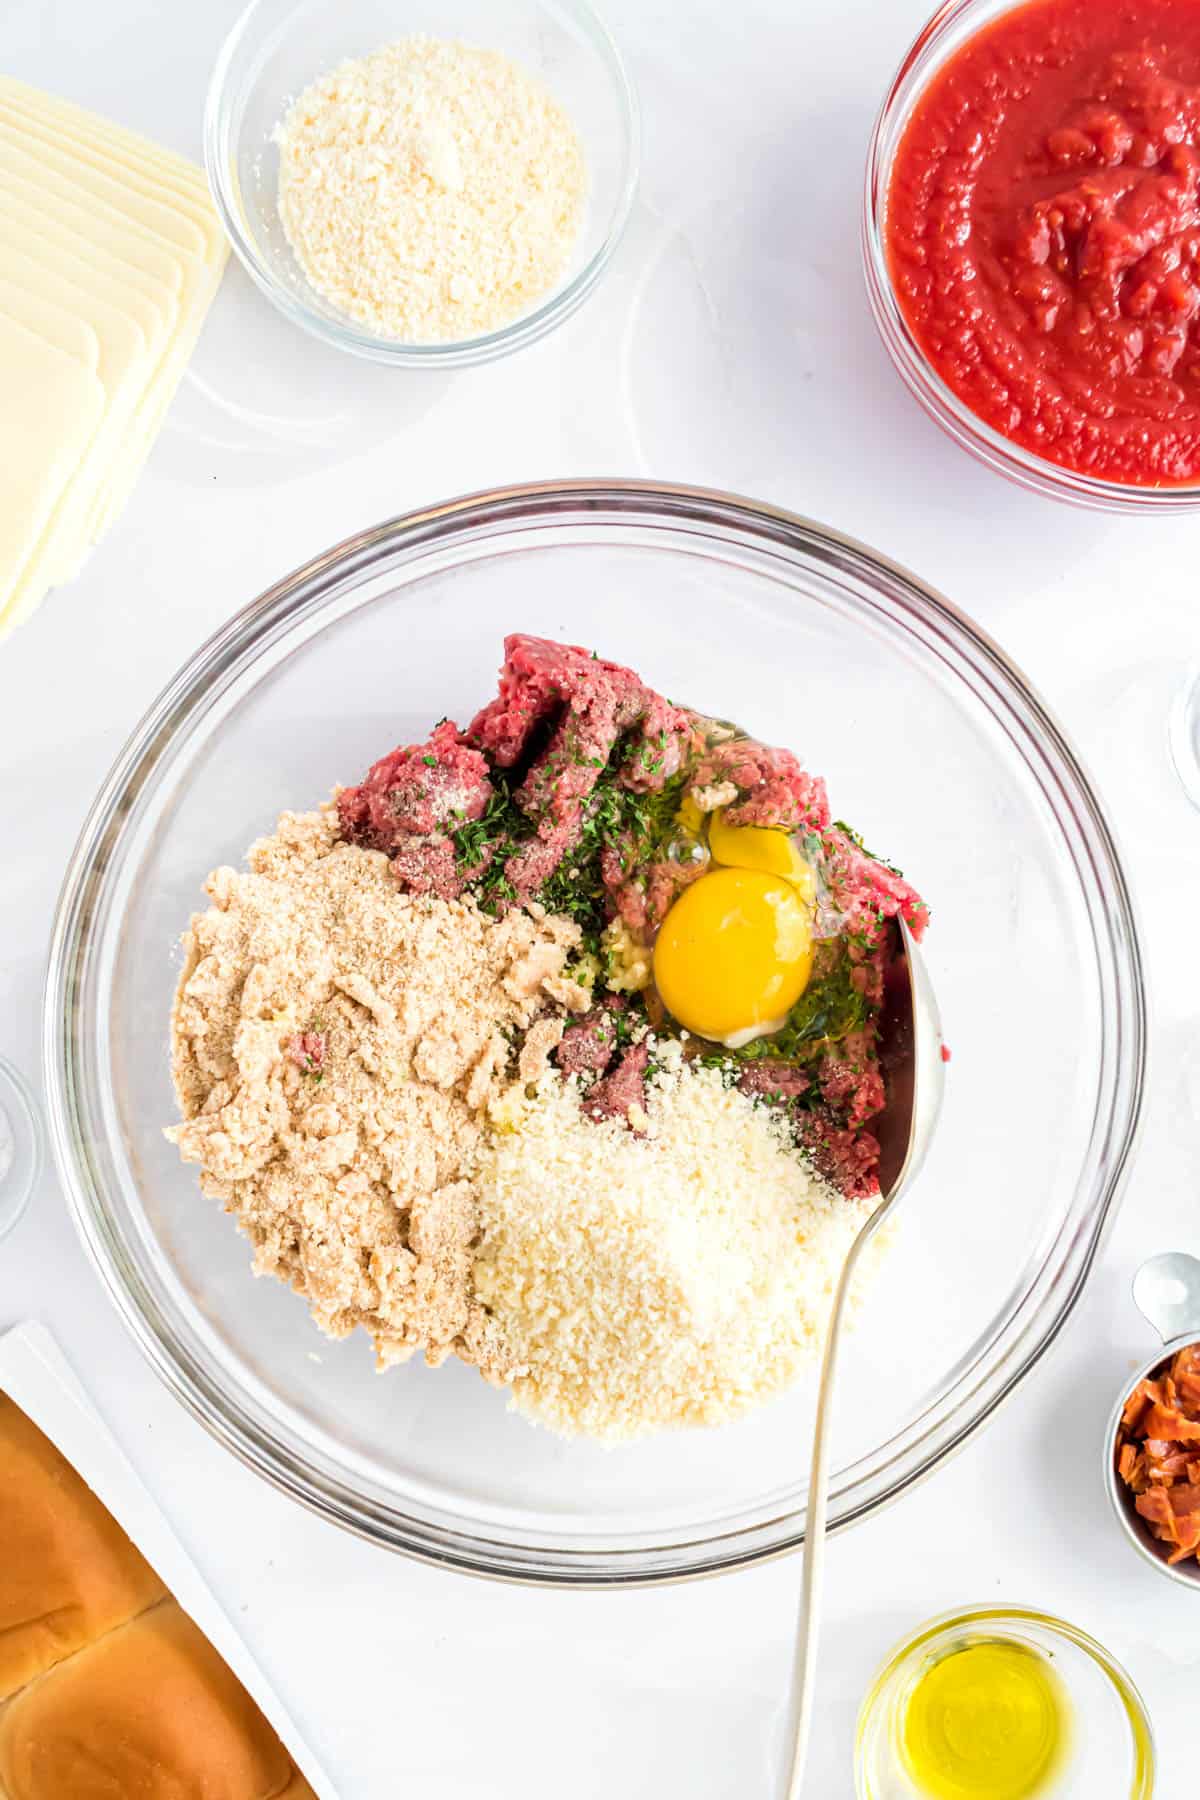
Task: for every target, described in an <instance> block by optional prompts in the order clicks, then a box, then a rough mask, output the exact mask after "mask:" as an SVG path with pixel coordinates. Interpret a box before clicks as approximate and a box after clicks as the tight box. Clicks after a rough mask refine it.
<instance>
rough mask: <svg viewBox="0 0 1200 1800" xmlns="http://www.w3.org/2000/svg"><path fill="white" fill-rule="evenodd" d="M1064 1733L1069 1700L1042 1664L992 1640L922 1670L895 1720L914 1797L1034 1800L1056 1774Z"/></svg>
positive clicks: (1025, 1650) (1021, 1649)
mask: <svg viewBox="0 0 1200 1800" xmlns="http://www.w3.org/2000/svg"><path fill="white" fill-rule="evenodd" d="M1070 1736H1071V1710H1070V1701H1069V1700H1068V1698H1067V1694H1066V1690H1065V1688H1064V1687H1063V1684H1062V1682H1061V1681H1060V1679H1059V1677H1058V1675H1057V1674H1056V1673H1055V1670H1054V1669H1053V1667H1052V1666H1051V1664H1050V1662H1049V1660H1048V1659H1047V1658H1046V1657H1045V1656H1043V1655H1042V1654H1041V1653H1040V1652H1039V1651H1037V1650H1034V1649H1032V1648H1031V1647H1030V1646H1028V1645H1025V1644H1018V1643H1013V1642H1011V1641H1009V1640H1005V1639H1000V1638H988V1639H981V1640H978V1641H976V1642H973V1643H967V1644H964V1645H963V1646H962V1648H960V1649H957V1650H952V1651H950V1653H949V1654H948V1655H946V1656H943V1657H941V1658H939V1660H938V1661H936V1662H934V1663H931V1665H930V1666H929V1668H927V1669H926V1670H925V1671H924V1672H923V1673H922V1674H921V1675H920V1676H919V1678H918V1680H917V1682H916V1684H915V1686H914V1687H913V1689H912V1692H911V1693H910V1695H909V1697H908V1703H907V1705H906V1707H905V1709H904V1713H903V1717H902V1719H901V1721H900V1750H901V1755H902V1758H903V1762H904V1767H905V1769H906V1771H907V1773H908V1775H909V1778H910V1780H911V1781H912V1782H913V1784H914V1786H915V1787H916V1790H917V1793H918V1794H920V1795H921V1796H922V1800H925V1797H928V1800H1035V1796H1037V1795H1041V1794H1045V1793H1046V1791H1047V1789H1048V1787H1049V1785H1050V1783H1051V1782H1052V1781H1053V1780H1054V1778H1055V1776H1056V1775H1057V1774H1058V1773H1059V1772H1060V1771H1061V1769H1062V1767H1063V1764H1064V1762H1065V1761H1066V1758H1067V1754H1068V1751H1069V1747H1070Z"/></svg>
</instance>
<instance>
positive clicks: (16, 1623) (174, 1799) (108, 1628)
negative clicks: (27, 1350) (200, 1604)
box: [0, 1394, 315, 1800]
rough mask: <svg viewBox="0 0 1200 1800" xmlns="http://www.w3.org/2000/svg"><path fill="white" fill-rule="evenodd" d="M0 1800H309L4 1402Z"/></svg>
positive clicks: (286, 1759)
mask: <svg viewBox="0 0 1200 1800" xmlns="http://www.w3.org/2000/svg"><path fill="white" fill-rule="evenodd" d="M0 1800H315V1796H314V1795H313V1792H312V1789H311V1788H310V1787H309V1785H308V1783H307V1782H306V1781H305V1780H304V1778H303V1776H302V1775H300V1774H299V1773H298V1772H297V1770H296V1768H295V1765H294V1764H293V1762H292V1760H291V1757H290V1756H289V1755H288V1753H287V1751H286V1750H285V1749H284V1747H283V1745H282V1744H281V1743H280V1741H279V1739H278V1737H277V1736H276V1734H275V1732H274V1730H273V1729H272V1727H271V1726H270V1724H269V1723H268V1722H267V1720H266V1719H265V1718H264V1717H263V1714H262V1713H261V1712H260V1711H259V1709H258V1707H257V1706H256V1705H255V1703H254V1701H253V1700H252V1699H251V1698H250V1696H249V1694H248V1693H247V1692H246V1690H245V1688H243V1686H242V1684H241V1682H240V1681H239V1680H238V1679H237V1677H236V1675H234V1674H233V1672H232V1670H231V1669H230V1668H229V1667H228V1665H227V1664H226V1663H225V1662H224V1660H223V1659H222V1658H221V1657H220V1656H219V1655H218V1653H217V1652H216V1650H214V1649H213V1647H212V1645H211V1644H210V1643H209V1641H208V1639H207V1638H206V1637H205V1636H204V1634H203V1632H202V1631H200V1630H199V1629H198V1627H197V1626H196V1625H194V1624H193V1622H192V1620H191V1619H190V1618H189V1617H188V1615H187V1614H186V1613H185V1612H183V1611H182V1609H181V1608H180V1607H179V1605H178V1604H177V1603H176V1601H175V1600H174V1599H173V1598H172V1597H170V1596H169V1595H168V1594H167V1590H166V1589H165V1588H164V1586H163V1584H162V1582H161V1581H160V1580H159V1579H158V1577H157V1575H156V1574H155V1573H154V1571H153V1569H151V1567H150V1565H149V1564H148V1563H147V1562H146V1561H145V1559H144V1558H143V1557H142V1556H141V1555H140V1553H139V1552H138V1551H137V1550H136V1549H135V1548H134V1546H133V1545H132V1544H131V1543H130V1541H129V1539H128V1538H127V1537H126V1536H125V1533H124V1532H123V1531H122V1530H121V1528H120V1527H119V1525H117V1523H116V1521H115V1520H114V1519H113V1518H112V1516H111V1515H110V1514H109V1513H108V1512H107V1511H106V1509H105V1508H104V1506H103V1505H102V1504H101V1503H100V1501H99V1500H98V1499H97V1498H96V1496H95V1494H93V1493H92V1491H91V1489H90V1488H89V1487H88V1486H87V1484H86V1482H84V1481H83V1480H82V1479H81V1477H80V1476H79V1475H78V1474H77V1473H76V1471H75V1470H74V1469H73V1468H72V1467H71V1465H70V1464H69V1463H68V1462H67V1461H66V1460H65V1458H64V1457H63V1456H62V1455H61V1453H60V1452H59V1451H58V1450H57V1449H56V1448H55V1446H54V1445H53V1444H52V1443H51V1442H50V1440H49V1439H48V1438H47V1437H45V1436H44V1434H43V1433H42V1432H40V1431H39V1430H38V1428H37V1426H36V1425H34V1424H33V1423H32V1422H31V1421H30V1420H29V1419H28V1418H26V1416H25V1414H24V1413H23V1412H21V1410H20V1409H19V1408H18V1407H17V1406H15V1405H14V1404H13V1402H12V1401H11V1400H10V1399H9V1398H8V1397H7V1396H6V1395H4V1394H0Z"/></svg>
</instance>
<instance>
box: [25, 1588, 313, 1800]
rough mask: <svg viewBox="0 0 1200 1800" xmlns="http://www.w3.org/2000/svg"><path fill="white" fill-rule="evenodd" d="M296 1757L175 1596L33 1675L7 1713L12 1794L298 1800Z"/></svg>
mask: <svg viewBox="0 0 1200 1800" xmlns="http://www.w3.org/2000/svg"><path fill="white" fill-rule="evenodd" d="M292 1776H293V1767H292V1762H291V1759H290V1757H289V1756H288V1754H287V1752H286V1750H285V1749H284V1748H283V1745H282V1744H281V1743H280V1741H279V1739H278V1738H277V1737H276V1735H275V1733H274V1731H273V1730H272V1729H271V1726H270V1725H269V1724H268V1723H267V1721H266V1719H265V1718H264V1717H263V1715H262V1713H261V1712H260V1711H259V1710H258V1707H257V1706H256V1705H255V1704H254V1701H253V1700H252V1699H251V1698H250V1696H249V1694H247V1692H246V1690H245V1689H244V1688H243V1687H242V1685H241V1683H240V1682H239V1681H238V1679H237V1677H236V1676H235V1675H234V1674H233V1673H232V1672H231V1671H230V1669H229V1668H228V1667H227V1665H226V1664H225V1663H224V1661H223V1660H222V1659H221V1657H220V1656H218V1654H217V1652H216V1651H215V1650H214V1649H213V1647H212V1645H211V1644H210V1643H209V1641H208V1639H207V1638H206V1637H205V1636H204V1634H203V1632H201V1631H200V1630H198V1629H197V1627H196V1626H195V1625H193V1623H192V1621H191V1620H190V1619H189V1618H188V1616H187V1614H186V1613H185V1612H183V1611H181V1609H180V1608H179V1606H177V1605H176V1603H175V1602H174V1601H173V1600H168V1601H165V1602H164V1603H163V1604H162V1605H161V1606H156V1607H154V1608H153V1609H152V1610H151V1611H150V1612H147V1613H143V1614H142V1616H141V1617H140V1618H138V1619H134V1620H133V1621H132V1622H131V1623H130V1624H128V1625H122V1626H121V1627H119V1629H118V1630H116V1631H114V1632H112V1633H110V1635H109V1636H108V1637H106V1638H102V1639H101V1640H100V1642H99V1643H97V1644H94V1645H93V1646H92V1647H91V1648H90V1649H88V1650H83V1651H81V1652H80V1653H79V1655H78V1656H75V1657H72V1659H71V1660H70V1661H69V1662H66V1663H62V1664H61V1665H60V1666H59V1667H58V1668H57V1669H54V1670H52V1671H51V1673H50V1674H48V1675H45V1676H43V1677H42V1679H41V1680H40V1681H36V1682H34V1684H33V1685H32V1687H30V1688H28V1689H27V1690H26V1692H25V1693H23V1694H20V1695H18V1696H17V1698H16V1699H15V1700H14V1701H12V1703H11V1704H10V1706H9V1707H8V1708H7V1710H6V1711H4V1712H3V1713H0V1783H2V1784H3V1786H4V1787H6V1788H7V1790H8V1793H9V1796H10V1800H277V1797H278V1796H281V1795H282V1794H284V1793H285V1792H287V1793H288V1794H289V1800H293V1797H294V1796H298V1795H300V1794H303V1793H304V1792H305V1790H304V1789H303V1788H300V1789H294V1788H291V1789H290V1788H289V1786H288V1784H289V1782H290V1781H291V1780H292Z"/></svg>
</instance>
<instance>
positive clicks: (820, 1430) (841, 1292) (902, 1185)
mask: <svg viewBox="0 0 1200 1800" xmlns="http://www.w3.org/2000/svg"><path fill="white" fill-rule="evenodd" d="M895 925H896V927H897V931H898V936H897V941H896V954H895V956H894V957H893V958H892V961H891V964H890V966H889V968H888V972H887V975H886V977H885V984H884V996H883V1010H882V1012H881V1015H880V1021H879V1036H880V1062H881V1064H882V1068H883V1077H884V1091H885V1093H886V1096H887V1098H886V1101H885V1104H884V1109H883V1112H882V1113H881V1114H880V1115H879V1118H878V1120H877V1122H876V1125H875V1131H876V1135H877V1136H878V1138H879V1192H880V1199H879V1205H878V1206H877V1207H876V1208H875V1211H874V1212H873V1213H872V1214H871V1216H870V1218H869V1219H868V1220H867V1222H866V1224H865V1225H864V1226H863V1228H862V1230H861V1231H860V1232H859V1234H858V1236H857V1237H856V1238H855V1240H854V1242H853V1244H852V1245H851V1246H850V1254H849V1255H848V1256H847V1258H846V1262H845V1266H844V1267H843V1269H842V1273H841V1279H840V1280H839V1282H838V1286H837V1292H836V1294H835V1295H834V1301H833V1311H832V1312H831V1314H830V1318H829V1330H828V1334H827V1336H826V1338H825V1354H824V1358H823V1360H822V1363H821V1386H820V1391H819V1393H818V1395H817V1419H816V1425H815V1426H814V1429H813V1448H812V1465H811V1468H810V1470H809V1478H808V1509H807V1517H806V1520H805V1526H804V1567H803V1572H802V1576H801V1583H800V1616H799V1619H798V1621H797V1626H796V1655H795V1661H794V1663H793V1667H792V1692H791V1705H790V1709H789V1715H788V1734H787V1739H786V1742H787V1745H788V1747H789V1752H790V1758H789V1762H788V1764H787V1767H788V1770H789V1774H788V1782H787V1787H786V1789H785V1793H786V1796H787V1800H799V1795H800V1787H801V1783H802V1782H803V1780H804V1769H805V1764H806V1763H807V1760H808V1747H809V1740H810V1738H811V1734H812V1706H813V1692H814V1689H815V1686H816V1680H815V1677H816V1666H817V1640H818V1636H819V1632H820V1611H821V1584H822V1578H823V1576H824V1572H825V1521H826V1517H827V1514H828V1509H829V1426H830V1418H831V1415H832V1412H833V1384H834V1377H835V1375H836V1373H837V1358H838V1350H839V1347H840V1340H841V1335H842V1324H843V1320H844V1318H845V1312H846V1301H847V1298H848V1296H849V1294H850V1290H851V1288H852V1286H853V1284H854V1275H855V1271H856V1269H857V1267H858V1263H859V1259H860V1258H861V1256H862V1253H863V1251H864V1250H865V1249H866V1247H867V1245H868V1244H869V1243H870V1241H871V1239H872V1238H873V1237H874V1236H875V1233H876V1232H877V1231H878V1230H879V1228H880V1226H881V1225H882V1224H883V1223H884V1221H885V1219H888V1218H890V1216H891V1215H892V1213H894V1211H895V1210H896V1206H897V1204H898V1202H899V1200H900V1196H901V1194H903V1193H904V1192H905V1190H906V1189H907V1188H908V1186H909V1184H910V1183H911V1182H912V1181H913V1180H914V1178H915V1176H916V1174H917V1171H918V1169H919V1168H920V1166H921V1164H922V1162H923V1161H924V1159H925V1152H926V1150H927V1149H928V1148H929V1143H930V1139H931V1138H932V1137H933V1131H934V1126H935V1125H936V1124H937V1116H938V1111H939V1108H940V1107H941V1103H942V1085H943V1070H944V1062H945V1059H944V1058H943V1056H942V1026H941V1021H940V1019H939V1017H938V1009H937V1001H936V1000H935V999H934V995H933V987H932V984H931V983H930V980H929V975H928V972H927V971H926V968H925V964H924V962H923V961H922V960H921V953H920V951H919V950H918V949H917V946H916V944H915V942H914V940H913V937H912V933H911V932H910V931H909V929H908V926H907V925H906V924H905V923H904V921H903V919H897V920H896V921H895Z"/></svg>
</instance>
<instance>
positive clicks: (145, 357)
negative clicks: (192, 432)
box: [0, 248, 150, 605]
mask: <svg viewBox="0 0 1200 1800" xmlns="http://www.w3.org/2000/svg"><path fill="white" fill-rule="evenodd" d="M0 268H2V269H3V270H4V272H5V276H6V278H7V281H8V282H9V283H11V284H15V285H16V287H17V288H19V289H20V290H21V291H23V292H24V293H25V294H27V295H28V296H30V297H31V299H32V301H33V303H34V304H35V305H36V304H38V303H39V302H40V303H41V305H42V306H43V307H44V308H46V309H51V308H52V309H55V310H58V309H60V308H66V309H70V310H72V311H73V316H74V319H75V320H76V321H82V322H84V323H85V324H86V325H87V326H88V328H89V329H90V330H91V332H92V333H93V334H94V336H95V339H96V343H97V346H98V352H99V361H98V363H97V365H96V372H97V374H98V375H99V377H100V379H101V381H102V382H103V383H104V390H105V394H106V395H107V410H106V412H105V415H104V419H103V421H102V422H101V425H100V427H99V428H98V430H97V432H96V437H95V439H94V441H93V444H92V448H91V451H90V452H89V454H88V456H87V457H86V458H85V459H84V462H83V463H82V464H81V465H80V467H79V469H78V471H77V472H76V474H75V477H74V478H73V480H72V481H71V483H70V484H69V486H68V488H67V491H66V493H65V494H64V495H63V498H62V500H61V502H60V503H59V507H58V509H57V511H56V513H55V516H54V518H53V519H52V520H51V524H50V530H51V532H52V533H54V534H55V535H54V541H53V545H52V546H42V547H41V548H40V554H42V555H43V556H44V558H45V564H46V567H45V574H46V578H47V579H48V580H49V581H50V582H51V583H58V582H60V581H67V580H69V579H70V577H71V576H72V575H74V574H76V573H77V572H78V568H79V564H80V562H81V561H82V559H83V556H84V554H85V552H86V550H87V547H88V545H89V543H90V542H91V541H92V537H91V522H92V513H93V508H94V504H95V501H96V499H97V496H98V495H99V493H100V490H101V487H102V486H103V484H104V478H105V474H106V471H107V469H108V468H109V466H110V464H111V462H112V459H113V457H114V456H115V455H117V454H118V453H119V451H120V447H121V444H122V442H123V441H124V437H125V434H126V433H127V431H128V430H129V423H130V420H131V418H132V417H133V413H134V410H135V408H136V406H137V404H138V402H139V401H140V399H141V397H142V395H143V393H144V392H145V389H146V385H147V382H148V381H149V378H150V358H149V354H148V351H147V347H146V338H145V334H144V333H143V331H142V328H141V326H140V325H139V324H138V323H137V321H136V320H135V319H133V318H131V317H130V315H129V314H128V313H126V312H124V311H122V310H121V308H120V307H118V306H114V305H113V304H112V303H111V302H110V301H109V300H107V299H105V298H104V297H103V296H102V295H101V294H100V293H98V292H97V290H96V288H95V286H94V285H93V284H92V283H90V282H89V283H88V284H87V285H82V284H81V283H80V282H79V281H78V279H76V280H74V281H72V280H69V279H66V280H65V279H64V278H63V277H62V276H61V275H59V274H56V273H54V272H53V271H52V270H48V269H46V268H45V267H44V266H43V265H42V264H41V263H39V262H37V261H35V260H34V259H33V258H32V257H29V256H25V255H23V254H22V253H21V252H20V251H17V250H13V249H9V248H5V249H3V250H0ZM4 285H6V284H5V283H0V287H3V286H4ZM6 310H11V309H9V308H6ZM26 322H27V321H25V320H22V323H26ZM13 598H14V601H15V602H16V603H17V604H18V605H19V604H20V601H21V594H20V591H19V590H18V592H17V593H16V594H14V596H13Z"/></svg>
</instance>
